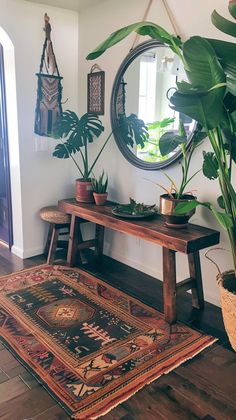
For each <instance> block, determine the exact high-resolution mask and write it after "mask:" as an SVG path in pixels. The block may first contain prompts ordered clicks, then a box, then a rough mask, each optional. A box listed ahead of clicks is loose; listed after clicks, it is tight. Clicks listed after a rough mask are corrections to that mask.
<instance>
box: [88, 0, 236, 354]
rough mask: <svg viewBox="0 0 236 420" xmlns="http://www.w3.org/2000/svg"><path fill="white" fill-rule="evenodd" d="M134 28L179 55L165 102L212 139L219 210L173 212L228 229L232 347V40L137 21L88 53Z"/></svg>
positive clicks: (224, 285) (220, 23) (208, 158)
mask: <svg viewBox="0 0 236 420" xmlns="http://www.w3.org/2000/svg"><path fill="white" fill-rule="evenodd" d="M229 12H230V14H231V15H232V17H233V18H234V19H235V18H236V1H235V0H231V1H230V2H229ZM212 21H213V23H214V24H215V26H216V27H217V28H218V29H220V30H222V31H223V32H225V33H227V34H229V35H233V36H236V24H235V23H234V22H231V21H228V20H227V19H225V18H223V17H221V16H220V15H219V14H218V13H217V12H216V11H214V12H213V14H212ZM133 31H135V32H137V33H138V34H139V35H149V36H150V37H151V38H153V39H156V40H158V41H160V42H163V43H165V44H166V45H169V47H170V48H171V50H173V51H174V52H175V53H176V54H177V55H178V56H179V58H180V59H181V60H182V62H183V64H184V67H185V71H186V74H187V77H188V82H181V83H178V84H177V87H178V89H177V91H176V92H175V93H174V94H173V96H172V97H171V99H170V102H171V104H172V106H173V108H174V109H176V110H177V111H179V112H182V113H183V114H186V115H188V116H189V117H191V118H193V119H194V120H196V121H197V122H198V123H199V124H201V125H202V127H203V128H204V130H205V131H206V134H207V136H208V138H209V140H210V143H211V147H212V151H210V152H204V153H203V173H204V175H205V176H206V177H207V178H208V179H210V180H212V179H217V180H218V183H219V187H220V190H221V195H220V197H219V198H218V200H217V201H218V205H219V206H220V207H221V208H222V210H223V211H222V212H218V211H216V210H215V207H214V206H213V205H212V203H208V202H207V203H200V202H198V201H197V200H195V201H191V202H187V203H184V204H181V205H180V206H179V208H177V211H179V212H185V211H187V210H189V211H190V209H193V208H195V207H196V206H197V205H200V204H201V205H204V206H206V207H207V208H209V209H210V210H211V211H212V213H213V215H214V216H215V217H216V218H217V220H218V222H219V223H220V224H221V225H222V226H223V227H224V228H225V229H226V230H227V233H228V238H229V242H230V246H231V254H232V259H233V269H232V270H231V271H229V272H226V273H220V274H219V276H218V281H219V284H220V289H221V291H222V293H221V297H222V310H223V318H224V322H225V327H226V330H227V332H228V335H229V338H230V341H231V344H232V346H233V348H234V349H235V350H236V328H235V323H234V322H235V321H234V320H235V316H236V191H235V187H234V185H233V181H232V169H233V166H234V164H235V162H236V44H235V43H232V42H226V41H222V40H218V39H207V38H202V37H200V36H193V37H191V38H190V39H188V40H187V41H186V42H182V41H181V40H180V39H179V38H177V37H175V36H172V35H171V34H169V33H168V32H167V31H166V30H165V29H163V28H161V27H160V26H158V25H156V24H154V23H152V22H140V23H135V24H133V25H129V26H128V27H125V28H122V29H120V30H118V31H117V32H114V33H113V34H112V35H111V36H110V37H109V38H108V39H107V40H105V41H104V42H103V43H102V44H101V45H99V47H98V48H96V49H95V50H94V51H93V52H92V53H91V54H89V56H88V57H87V58H88V59H94V58H96V57H98V56H99V55H101V54H102V53H103V52H104V51H106V49H108V48H110V47H112V46H113V45H115V44H116V43H117V42H119V41H121V40H122V39H124V38H125V37H126V36H127V35H129V34H130V33H131V32H133ZM225 299H226V303H225V302H224V300H225ZM232 323H233V325H232Z"/></svg>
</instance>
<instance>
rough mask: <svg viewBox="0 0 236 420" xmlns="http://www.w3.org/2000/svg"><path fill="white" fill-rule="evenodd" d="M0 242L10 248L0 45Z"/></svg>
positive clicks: (8, 179)
mask: <svg viewBox="0 0 236 420" xmlns="http://www.w3.org/2000/svg"><path fill="white" fill-rule="evenodd" d="M0 241H3V242H5V243H7V244H8V245H9V248H11V246H12V242H13V234H12V212H11V187H10V166H9V150H8V135H7V118H6V94H5V78H4V60H3V47H2V45H1V44H0Z"/></svg>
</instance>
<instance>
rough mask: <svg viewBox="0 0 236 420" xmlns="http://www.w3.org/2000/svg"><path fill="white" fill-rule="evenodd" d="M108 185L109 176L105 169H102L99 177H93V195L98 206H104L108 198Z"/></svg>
mask: <svg viewBox="0 0 236 420" xmlns="http://www.w3.org/2000/svg"><path fill="white" fill-rule="evenodd" d="M107 185H108V177H107V175H105V173H104V171H102V174H101V175H100V176H99V177H98V179H96V178H93V179H92V187H93V196H94V200H95V203H96V204H97V206H103V205H104V204H105V202H106V200H107V196H108V193H107Z"/></svg>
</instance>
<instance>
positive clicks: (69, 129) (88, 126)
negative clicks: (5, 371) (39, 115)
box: [53, 111, 110, 180]
mask: <svg viewBox="0 0 236 420" xmlns="http://www.w3.org/2000/svg"><path fill="white" fill-rule="evenodd" d="M103 131H104V127H103V125H102V122H101V121H100V120H99V118H98V116H97V115H91V114H88V113H86V114H84V115H82V117H81V118H79V117H78V116H77V115H76V113H75V112H73V111H65V112H63V113H62V116H61V118H60V120H59V122H58V124H57V127H56V131H55V132H54V137H55V138H60V140H61V143H59V144H57V145H56V147H55V150H54V152H53V156H55V157H57V158H59V159H68V158H71V159H72V160H73V162H74V163H75V165H76V167H77V169H78V171H79V173H80V175H81V177H82V178H83V179H84V180H88V179H89V177H90V175H91V173H92V170H93V168H94V166H95V164H96V162H97V160H98V158H99V156H100V154H101V152H102V150H103V149H104V147H105V145H106V143H107V141H108V139H109V137H110V136H108V138H107V140H106V141H105V143H104V144H103V147H102V148H101V149H100V152H99V153H98V155H97V157H96V158H95V160H94V162H93V163H92V164H91V165H89V158H88V143H92V142H93V140H94V138H98V137H99V136H100V135H101V134H102V132H103ZM77 152H78V153H80V155H81V158H82V166H80V165H79V164H78V162H77V161H76V160H75V158H74V156H73V155H74V154H76V153H77Z"/></svg>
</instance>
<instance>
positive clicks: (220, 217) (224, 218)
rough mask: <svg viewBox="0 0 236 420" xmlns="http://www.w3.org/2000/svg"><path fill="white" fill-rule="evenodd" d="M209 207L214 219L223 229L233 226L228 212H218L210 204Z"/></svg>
mask: <svg viewBox="0 0 236 420" xmlns="http://www.w3.org/2000/svg"><path fill="white" fill-rule="evenodd" d="M210 208H211V211H212V213H213V214H214V216H215V218H216V220H217V221H218V222H219V223H220V225H221V226H222V227H223V228H224V229H230V228H231V227H232V226H233V220H232V217H231V216H230V215H229V214H227V213H222V212H219V211H217V210H216V209H215V208H214V207H213V206H211V207H210Z"/></svg>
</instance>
